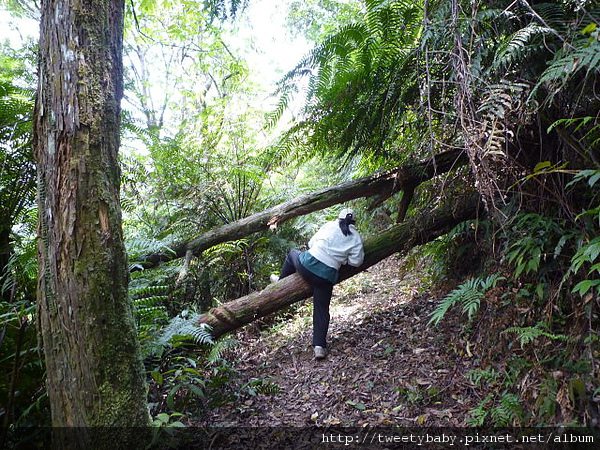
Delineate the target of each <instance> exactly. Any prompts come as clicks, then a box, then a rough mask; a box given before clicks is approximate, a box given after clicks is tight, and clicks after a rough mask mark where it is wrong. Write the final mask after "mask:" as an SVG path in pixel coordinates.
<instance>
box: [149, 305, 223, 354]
mask: <svg viewBox="0 0 600 450" xmlns="http://www.w3.org/2000/svg"><path fill="white" fill-rule="evenodd" d="M199 318H200V314H198V313H193V314H190V315H186V316H185V317H184V316H183V315H179V316H177V317H174V318H173V319H171V321H170V322H169V324H168V325H167V326H166V327H165V329H164V330H163V332H162V334H161V335H160V337H159V338H158V339H157V344H159V345H163V346H166V345H169V343H170V342H171V340H172V339H173V338H175V337H180V338H186V337H189V338H191V339H193V340H194V342H195V343H196V344H214V341H213V338H212V336H211V334H210V327H209V326H207V325H202V326H201V325H197V322H198V319H199Z"/></svg>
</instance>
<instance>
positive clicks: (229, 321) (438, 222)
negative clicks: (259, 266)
mask: <svg viewBox="0 0 600 450" xmlns="http://www.w3.org/2000/svg"><path fill="white" fill-rule="evenodd" d="M478 210H479V197H478V196H477V195H475V194H471V195H467V196H465V197H463V198H460V199H456V200H455V201H453V202H449V201H448V202H447V203H446V204H444V205H442V206H439V207H438V208H436V209H435V210H433V211H431V212H428V213H422V214H420V215H418V216H415V217H412V218H410V219H409V220H407V221H405V222H403V223H400V224H397V225H394V226H392V227H390V228H389V229H388V230H386V231H384V232H382V233H381V234H379V235H378V236H374V237H372V238H370V239H366V240H365V242H364V247H365V260H364V262H363V264H362V265H361V266H360V267H351V266H343V267H342V269H341V270H340V279H339V281H343V280H345V279H347V278H350V277H352V276H354V275H356V274H357V273H359V272H362V271H364V270H366V269H368V268H369V267H371V266H372V265H374V264H376V263H378V262H379V261H381V260H383V259H385V258H387V257H388V256H390V255H393V254H394V253H398V252H405V251H407V250H409V249H411V248H412V247H414V246H416V245H421V244H424V243H426V242H429V241H431V240H433V239H435V238H437V237H439V236H441V235H443V234H445V233H447V232H448V231H450V230H451V229H452V228H453V227H454V226H456V225H458V224H459V223H461V222H464V221H465V220H469V219H473V218H475V217H476V216H477V213H478ZM310 296H311V289H310V286H309V285H308V283H307V282H306V281H304V279H303V278H302V277H301V276H300V275H298V274H294V275H291V276H289V277H286V278H284V279H283V280H280V281H279V282H277V283H274V284H271V285H269V286H267V287H266V288H265V289H263V290H262V291H260V292H254V293H252V294H250V295H247V296H245V297H242V298H239V299H237V300H233V301H230V302H227V303H225V304H223V305H221V306H218V307H215V308H212V309H211V310H210V311H208V312H207V313H206V314H204V315H202V316H201V317H200V319H199V320H198V324H199V325H200V324H205V325H208V326H210V331H211V335H212V336H213V337H214V338H217V337H219V336H222V335H223V334H225V333H227V332H229V331H232V330H235V329H237V328H240V327H242V326H244V325H246V324H248V323H250V322H253V321H254V320H257V319H259V318H261V317H265V316H267V315H269V314H271V313H273V312H275V311H278V310H280V309H282V308H285V307H286V306H289V305H291V304H293V303H296V302H298V301H300V300H303V299H305V298H308V297H310Z"/></svg>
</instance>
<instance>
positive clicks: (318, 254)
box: [308, 220, 365, 270]
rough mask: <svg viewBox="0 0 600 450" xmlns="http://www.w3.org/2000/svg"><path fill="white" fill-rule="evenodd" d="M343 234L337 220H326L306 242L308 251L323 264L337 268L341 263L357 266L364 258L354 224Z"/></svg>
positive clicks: (360, 241)
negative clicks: (348, 231) (347, 233)
mask: <svg viewBox="0 0 600 450" xmlns="http://www.w3.org/2000/svg"><path fill="white" fill-rule="evenodd" d="M349 228H350V231H351V232H352V233H351V234H349V235H348V236H344V233H342V230H340V225H339V223H338V221H337V220H334V221H331V222H327V223H326V224H325V225H323V226H322V227H321V228H320V229H319V231H317V232H316V233H315V235H314V236H313V237H312V238H311V239H310V241H309V242H308V248H309V250H308V252H309V253H310V254H311V255H312V256H314V257H315V258H317V259H318V260H319V261H321V262H322V263H323V264H326V265H328V266H329V267H333V268H334V269H336V270H339V268H340V266H341V265H342V264H350V265H351V266H354V267H358V266H360V265H361V264H362V262H363V259H364V258H365V252H364V249H363V242H362V238H361V237H360V234H358V231H356V228H355V227H354V225H350V227H349Z"/></svg>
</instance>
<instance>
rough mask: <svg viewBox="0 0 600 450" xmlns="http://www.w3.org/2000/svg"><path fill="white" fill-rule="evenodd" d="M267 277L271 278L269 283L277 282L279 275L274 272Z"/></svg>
mask: <svg viewBox="0 0 600 450" xmlns="http://www.w3.org/2000/svg"><path fill="white" fill-rule="evenodd" d="M269 278H270V279H271V283H277V282H278V281H279V276H278V275H275V274H274V273H272V274H271V276H270V277H269Z"/></svg>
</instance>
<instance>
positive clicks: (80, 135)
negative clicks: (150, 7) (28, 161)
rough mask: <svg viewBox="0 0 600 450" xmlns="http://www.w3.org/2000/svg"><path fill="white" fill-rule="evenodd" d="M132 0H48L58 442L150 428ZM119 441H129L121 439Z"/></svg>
mask: <svg viewBox="0 0 600 450" xmlns="http://www.w3.org/2000/svg"><path fill="white" fill-rule="evenodd" d="M123 8H124V3H123V0H82V1H79V2H64V1H60V0H47V1H45V2H42V17H41V29H40V70H39V86H38V94H37V99H36V108H35V109H36V110H35V124H34V149H35V155H36V159H37V164H38V191H39V193H38V206H39V235H40V239H39V244H38V259H39V274H40V276H39V284H38V305H37V306H38V320H39V327H40V329H41V330H40V331H41V336H42V340H43V347H44V354H45V360H46V369H47V391H48V396H49V399H50V405H51V411H52V425H53V426H54V427H73V428H70V429H71V430H73V432H72V433H71V434H68V436H66V437H67V438H68V442H66V443H61V444H59V446H67V447H70V448H86V447H87V448H93V447H94V448H97V447H95V445H96V444H94V445H90V444H91V442H90V439H91V438H90V436H89V433H90V427H123V428H122V429H121V432H122V433H128V430H127V428H125V427H136V426H147V425H149V424H150V417H149V414H148V409H147V401H146V384H145V374H144V368H143V365H142V361H141V352H140V347H139V342H138V339H137V332H136V327H135V322H134V316H133V308H132V305H131V303H130V301H129V299H128V294H127V287H128V264H127V258H126V253H125V248H124V245H123V236H122V230H121V211H120V203H119V184H120V172H119V165H118V161H117V153H118V148H119V126H120V101H121V97H122V95H123V80H122V78H123V73H122V70H123V68H122V39H123ZM114 437H115V439H118V436H114Z"/></svg>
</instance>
